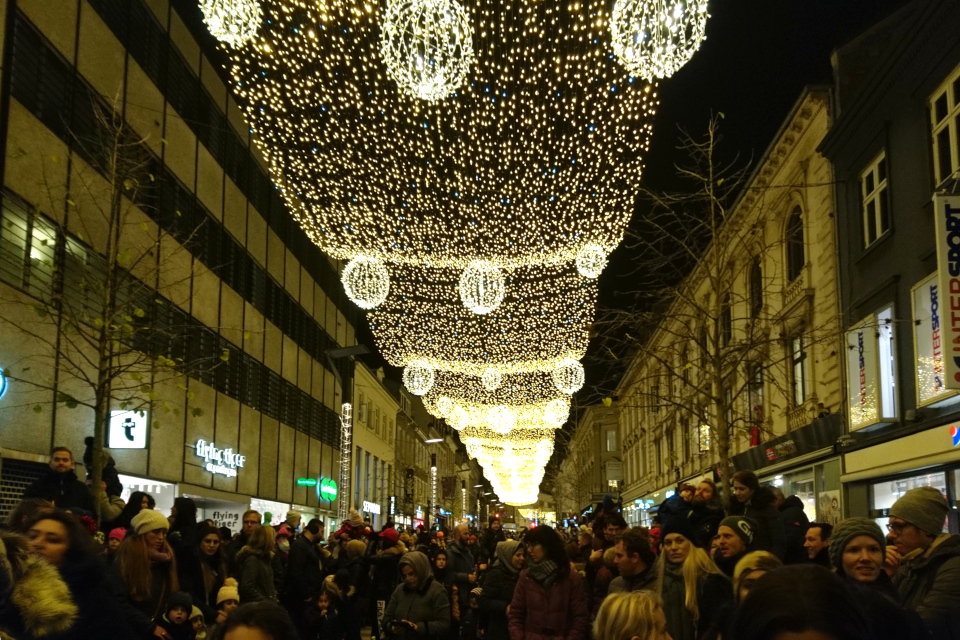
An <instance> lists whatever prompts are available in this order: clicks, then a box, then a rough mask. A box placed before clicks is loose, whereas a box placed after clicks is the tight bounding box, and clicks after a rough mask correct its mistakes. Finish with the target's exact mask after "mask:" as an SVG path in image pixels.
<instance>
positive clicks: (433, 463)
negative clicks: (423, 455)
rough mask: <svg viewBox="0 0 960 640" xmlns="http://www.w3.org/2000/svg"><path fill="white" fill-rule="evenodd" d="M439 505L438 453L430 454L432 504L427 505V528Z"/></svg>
mask: <svg viewBox="0 0 960 640" xmlns="http://www.w3.org/2000/svg"><path fill="white" fill-rule="evenodd" d="M436 505H437V454H435V453H431V454H430V504H429V505H427V520H428V522H427V528H429V526H430V523H429V519H430V514H431V513H432V512H433V509H435V508H436Z"/></svg>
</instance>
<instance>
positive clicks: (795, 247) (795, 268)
mask: <svg viewBox="0 0 960 640" xmlns="http://www.w3.org/2000/svg"><path fill="white" fill-rule="evenodd" d="M786 240H787V281H788V282H793V281H794V280H796V279H797V278H799V277H800V272H801V271H803V265H804V264H805V263H806V256H805V255H804V249H803V214H802V212H801V211H800V207H799V206H797V207H795V208H794V209H793V211H792V212H791V213H790V219H789V220H788V221H787V236H786Z"/></svg>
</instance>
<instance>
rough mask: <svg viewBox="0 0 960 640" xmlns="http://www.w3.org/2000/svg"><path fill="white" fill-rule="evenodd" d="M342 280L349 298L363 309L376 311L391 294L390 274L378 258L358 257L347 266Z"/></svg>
mask: <svg viewBox="0 0 960 640" xmlns="http://www.w3.org/2000/svg"><path fill="white" fill-rule="evenodd" d="M340 279H341V280H342V281H343V289H344V291H345V292H346V294H347V297H348V298H350V299H351V300H353V302H355V303H356V305H357V306H358V307H360V308H361V309H375V308H376V307H378V306H380V304H382V303H383V301H384V300H386V299H387V294H388V293H389V292H390V273H389V272H388V271H387V267H386V265H384V264H383V261H382V260H379V259H377V258H371V257H369V256H357V257H356V258H354V259H353V260H351V261H350V262H349V263H348V264H347V266H346V268H345V269H344V270H343V274H342V275H341V277H340Z"/></svg>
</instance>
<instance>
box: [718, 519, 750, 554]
mask: <svg viewBox="0 0 960 640" xmlns="http://www.w3.org/2000/svg"><path fill="white" fill-rule="evenodd" d="M720 527H726V528H728V529H730V530H731V531H733V533H734V534H736V535H737V537H738V538H740V540H741V541H742V542H743V547H744V549H745V550H747V551H749V550H750V547H752V546H753V538H754V536H755V535H756V532H757V521H756V520H754V519H753V518H748V517H746V516H729V517H727V518H724V519H723V520H721V521H720ZM718 533H719V529H718Z"/></svg>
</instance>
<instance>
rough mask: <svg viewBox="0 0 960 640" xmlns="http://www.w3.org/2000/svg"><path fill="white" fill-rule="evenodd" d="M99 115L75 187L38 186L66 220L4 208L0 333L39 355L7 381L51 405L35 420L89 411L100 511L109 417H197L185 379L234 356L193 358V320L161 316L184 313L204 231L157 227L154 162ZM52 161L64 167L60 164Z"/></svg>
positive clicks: (73, 174)
mask: <svg viewBox="0 0 960 640" xmlns="http://www.w3.org/2000/svg"><path fill="white" fill-rule="evenodd" d="M94 113H95V117H96V123H95V127H94V130H95V132H96V133H95V134H94V135H86V136H82V137H81V136H79V135H73V136H72V137H73V144H72V145H71V146H72V148H73V149H74V151H75V155H74V156H73V157H72V158H71V159H70V161H71V164H72V170H71V171H70V172H69V174H68V175H69V178H68V184H66V185H65V184H62V181H58V180H55V179H52V178H49V176H47V175H46V174H45V175H43V176H38V178H39V180H40V182H41V184H40V189H41V191H44V192H46V194H48V197H47V202H48V203H53V204H52V206H53V207H55V206H56V204H57V203H58V202H62V203H63V210H62V211H47V212H43V213H41V211H40V210H39V208H38V207H37V206H35V205H28V204H26V203H8V204H9V205H10V206H8V210H7V211H6V212H5V214H4V229H3V231H4V232H6V233H5V235H6V236H7V239H13V240H14V243H13V244H14V245H17V244H19V245H20V246H21V247H22V249H23V251H24V253H23V255H22V258H23V261H22V265H18V267H20V268H22V273H21V274H19V275H20V276H22V277H21V278H19V281H18V282H15V283H14V284H16V285H19V286H18V288H16V289H13V288H4V289H3V291H4V294H3V297H4V299H3V301H2V304H0V324H2V325H4V326H5V329H7V330H12V333H8V335H12V336H13V339H15V340H22V341H28V342H29V343H30V344H31V345H32V352H31V353H30V355H28V356H25V357H24V358H23V359H22V360H21V361H19V362H16V363H14V364H13V365H12V366H10V367H9V368H7V369H6V370H5V371H4V374H5V375H6V376H8V377H9V378H10V379H11V380H15V381H18V382H20V383H23V384H25V385H28V386H29V387H32V388H34V389H36V390H39V391H41V392H44V397H49V398H50V400H49V401H48V402H39V403H37V404H35V405H33V410H34V411H35V412H37V413H41V412H43V411H44V405H45V404H57V405H58V406H62V407H66V408H69V409H77V408H81V407H82V408H86V409H88V410H89V411H90V412H92V418H93V442H94V445H93V446H94V455H93V490H94V493H95V497H96V498H97V500H96V501H95V503H96V504H97V508H98V510H99V505H100V500H99V497H100V492H101V479H102V472H103V468H104V460H103V455H102V454H103V446H104V440H105V433H106V429H107V426H108V423H109V421H110V416H111V411H115V410H124V411H130V412H136V413H139V414H141V415H144V414H145V413H146V412H147V411H148V409H152V414H153V426H154V427H156V426H159V423H160V418H159V415H163V414H170V415H171V416H177V415H179V414H180V409H179V407H181V406H185V407H187V409H188V410H189V411H190V412H191V413H192V414H193V415H194V416H199V415H201V414H202V409H201V408H200V407H197V406H192V405H191V401H192V399H193V393H192V392H191V391H190V390H189V388H188V382H187V375H188V374H192V373H195V372H198V371H201V370H202V371H205V372H209V371H211V370H212V368H213V367H215V366H218V365H219V364H221V363H222V362H225V361H227V360H229V350H228V349H223V350H222V351H221V352H219V353H217V354H216V355H215V356H213V357H210V356H209V355H208V356H206V357H204V356H199V355H198V356H189V355H186V354H188V353H190V352H191V351H193V352H194V353H196V350H192V349H191V348H190V341H191V340H192V339H193V338H194V337H195V335H194V334H196V332H197V329H198V327H197V324H196V323H190V322H188V321H187V315H186V314H180V315H179V316H176V317H180V318H182V320H180V321H178V320H176V319H171V318H170V317H169V316H170V314H168V313H163V311H164V309H169V308H171V307H173V306H174V305H176V304H178V303H179V304H181V305H186V304H188V300H189V291H190V282H191V280H192V278H194V277H196V276H197V274H198V268H197V265H198V264H199V263H198V262H196V261H194V260H192V259H191V257H190V254H189V251H188V249H187V247H188V246H189V245H190V244H191V243H192V242H194V239H195V234H196V231H197V230H196V229H191V230H188V231H184V232H182V233H179V234H177V236H176V237H175V236H173V235H171V234H169V233H167V232H165V231H164V230H162V229H161V228H160V227H159V226H158V225H157V224H156V223H155V222H154V219H156V213H157V212H156V210H155V207H156V203H157V202H158V199H159V193H158V192H159V186H158V181H157V177H156V175H155V173H154V172H155V171H157V169H156V168H154V167H155V159H154V157H153V156H152V155H151V154H150V153H149V151H148V150H147V148H146V145H145V141H144V140H143V139H142V138H140V137H139V136H138V135H137V134H136V133H135V132H133V131H132V130H131V129H130V128H129V127H128V126H127V125H126V124H125V123H124V122H123V120H122V118H121V115H120V113H119V111H118V110H117V108H116V107H114V108H110V107H107V106H104V105H103V104H102V103H100V102H99V101H98V100H96V99H94ZM19 153H20V154H24V155H26V154H28V153H30V152H28V151H24V150H20V151H19ZM35 153H39V152H35ZM49 161H50V162H52V163H53V164H54V165H57V164H60V163H63V162H67V160H65V159H63V158H59V157H57V156H54V157H52V158H50V159H49ZM44 166H46V165H44ZM18 205H19V206H18ZM15 209H19V211H20V213H21V214H22V215H21V216H20V217H19V218H17V217H16V216H15V212H14V210H15ZM44 213H46V214H47V215H44ZM177 215H178V216H179V215H180V212H179V211H178V212H177ZM181 226H182V225H181ZM164 316H166V317H164ZM161 389H167V390H168V391H169V390H170V389H175V390H176V391H175V392H174V393H175V394H176V395H177V397H167V398H164V397H162V393H161Z"/></svg>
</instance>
